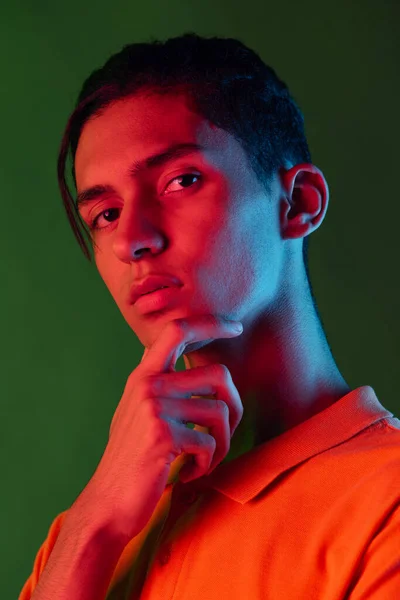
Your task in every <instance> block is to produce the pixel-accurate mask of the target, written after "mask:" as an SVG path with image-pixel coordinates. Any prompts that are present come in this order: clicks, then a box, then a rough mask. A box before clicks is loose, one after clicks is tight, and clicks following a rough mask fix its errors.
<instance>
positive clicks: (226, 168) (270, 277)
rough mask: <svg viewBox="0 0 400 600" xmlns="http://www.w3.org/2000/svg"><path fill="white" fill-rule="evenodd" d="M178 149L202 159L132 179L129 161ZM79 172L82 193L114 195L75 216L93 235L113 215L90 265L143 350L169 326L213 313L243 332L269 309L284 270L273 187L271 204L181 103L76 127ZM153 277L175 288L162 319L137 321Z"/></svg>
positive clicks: (227, 139) (114, 113) (152, 104)
mask: <svg viewBox="0 0 400 600" xmlns="http://www.w3.org/2000/svg"><path fill="white" fill-rule="evenodd" d="M178 143H197V144H200V145H201V146H203V147H204V150H202V151H197V152H193V153H191V154H188V155H187V156H181V157H180V158H175V159H173V160H171V161H170V162H168V163H167V164H164V165H159V166H156V167H152V168H151V169H148V170H145V171H141V172H140V173H138V174H137V175H136V176H135V177H134V178H132V176H130V175H129V169H130V167H131V166H132V164H133V162H134V161H141V160H142V159H144V158H146V157H148V156H149V155H152V154H155V153H158V152H162V151H163V150H164V149H165V148H166V147H168V146H170V145H171V144H178ZM75 169H76V181H77V189H78V193H79V192H81V191H82V190H84V189H86V188H89V187H91V186H94V185H98V184H108V185H110V186H112V187H113V188H114V189H115V191H114V192H113V193H111V192H109V193H108V194H106V195H104V196H103V197H100V198H97V199H96V200H93V201H92V203H91V204H90V205H87V206H85V207H83V208H82V209H81V216H82V218H83V219H84V220H85V221H86V223H88V224H89V223H90V221H91V219H92V218H93V217H94V216H97V215H99V214H100V213H101V212H102V211H107V210H109V211H110V212H109V213H107V212H106V213H105V215H106V216H104V215H101V216H100V217H99V219H98V222H97V225H98V227H99V230H97V231H93V236H94V240H95V242H96V244H97V246H98V248H99V249H98V250H97V251H96V252H95V261H96V265H97V268H98V270H99V273H100V275H101V277H102V279H103V280H104V282H105V284H106V286H107V288H108V289H109V291H110V293H111V295H112V297H113V298H114V300H115V302H116V304H117V305H118V307H119V309H120V311H121V313H122V315H123V316H124V318H125V320H126V321H127V323H128V324H129V326H130V327H131V328H132V330H133V331H134V332H135V333H136V335H137V336H138V338H139V340H140V341H141V342H142V344H143V345H145V346H147V347H149V346H150V345H151V344H152V343H153V341H154V340H155V339H156V337H158V335H159V333H160V331H161V329H162V328H163V327H164V326H165V324H166V323H167V322H168V321H170V320H172V319H178V318H184V317H187V316H190V315H196V314H199V315H200V314H205V313H211V314H215V315H218V316H224V317H226V318H230V319H238V320H242V321H243V320H244V319H245V317H246V318H247V319H250V321H251V320H253V319H255V317H256V316H257V315H258V314H259V313H260V312H261V311H264V310H267V311H268V310H269V308H271V303H272V302H273V301H274V298H275V296H276V294H277V293H278V291H279V286H280V277H281V271H282V259H283V249H282V247H283V240H282V239H281V235H280V227H279V189H280V186H279V178H278V176H276V178H275V180H274V182H273V186H272V188H273V191H272V196H271V197H269V196H267V194H266V192H265V190H264V188H263V187H262V186H261V184H260V183H259V182H258V180H257V179H256V176H255V174H254V173H253V171H252V170H251V168H250V165H249V163H248V160H247V157H246V154H245V152H244V150H243V149H242V147H241V146H240V144H239V143H238V142H237V141H236V140H235V138H234V137H233V136H231V135H229V134H228V133H227V132H225V131H224V130H221V129H218V128H217V127H215V126H213V125H212V124H211V123H209V122H208V121H206V120H205V119H204V118H202V117H201V116H199V115H198V114H196V113H193V112H191V111H190V110H189V108H188V107H187V104H186V102H185V98H184V97H183V96H172V95H164V96H161V95H160V96H159V95H152V96H149V97H145V96H133V97H131V98H128V99H124V100H122V101H118V102H117V103H116V104H114V105H113V106H111V107H108V108H106V109H105V112H104V114H103V115H101V116H100V117H97V118H96V119H94V120H93V121H91V122H88V123H86V125H85V126H84V128H83V131H82V134H81V137H80V140H79V144H78V148H77V153H76V157H75ZM182 176H185V177H183V179H179V177H182ZM175 178H178V179H175ZM107 226H108V227H107ZM106 227H107V228H106ZM151 273H157V274H163V273H168V274H170V275H173V276H175V277H177V278H178V280H179V281H180V283H181V284H182V287H180V288H177V290H176V291H175V293H174V294H173V295H172V297H171V300H170V303H169V304H168V305H167V306H166V307H165V308H163V309H162V310H160V311H157V312H147V313H143V312H140V311H139V310H138V308H137V306H135V305H132V304H131V303H130V302H129V294H130V289H131V286H132V284H133V282H134V280H138V279H143V278H145V277H146V276H147V275H148V274H151Z"/></svg>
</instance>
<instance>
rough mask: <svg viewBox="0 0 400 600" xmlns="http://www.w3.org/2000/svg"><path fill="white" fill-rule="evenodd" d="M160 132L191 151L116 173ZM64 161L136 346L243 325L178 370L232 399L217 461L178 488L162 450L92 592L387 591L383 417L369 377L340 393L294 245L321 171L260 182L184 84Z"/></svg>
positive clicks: (393, 538)
mask: <svg viewBox="0 0 400 600" xmlns="http://www.w3.org/2000/svg"><path fill="white" fill-rule="evenodd" d="M175 144H187V145H190V144H191V145H195V144H196V145H198V149H197V150H194V149H193V148H192V151H191V152H190V153H187V154H186V155H183V154H182V153H181V154H180V156H179V157H177V156H175V158H172V157H171V155H170V159H171V160H169V161H168V162H165V161H164V162H162V161H159V162H158V163H156V164H155V166H153V167H151V168H147V169H141V170H140V171H137V172H136V175H135V177H134V178H132V172H131V171H132V165H133V164H135V163H136V164H138V163H139V162H143V161H144V159H145V158H147V157H148V156H150V155H154V154H156V153H162V152H163V151H164V150H165V149H166V148H167V147H170V146H171V145H175ZM75 171H76V180H77V188H78V193H79V194H82V192H83V190H86V189H88V188H91V187H93V186H97V185H108V186H112V188H113V189H114V191H113V192H111V191H109V192H108V193H107V194H103V195H102V196H101V197H97V198H93V197H92V199H91V201H90V202H89V203H87V204H86V205H83V204H81V209H80V210H81V216H82V219H83V220H84V221H85V222H86V223H87V224H88V226H90V228H91V232H92V236H93V239H94V241H95V243H96V250H95V262H96V267H97V269H98V271H99V274H100V276H101V277H102V279H103V280H104V282H105V284H106V286H107V288H108V290H109V291H110V293H111V295H112V297H113V299H114V300H115V302H116V304H117V306H118V308H119V309H120V311H121V314H122V315H123V317H124V318H125V320H126V321H127V323H128V324H129V326H130V327H131V329H132V330H133V331H134V332H135V334H136V335H137V337H138V338H139V340H140V342H141V343H142V344H143V346H145V348H151V347H152V346H153V345H154V343H155V342H156V340H157V339H158V338H159V337H160V335H161V334H162V332H163V331H164V329H165V327H166V326H167V325H168V323H169V322H171V321H175V320H185V319H186V320H187V321H188V322H189V321H190V320H191V319H192V320H193V319H195V318H196V317H198V318H200V317H201V316H203V315H214V316H216V318H218V319H219V318H227V319H229V320H238V321H240V322H242V324H243V333H242V334H241V335H240V336H237V337H233V338H230V339H227V338H220V339H213V340H205V341H202V342H196V343H194V344H192V345H190V346H189V347H187V348H186V350H185V352H184V363H185V367H186V369H193V368H196V367H202V366H206V365H212V364H223V365H225V366H226V367H227V369H228V370H229V373H230V376H231V378H232V381H233V384H234V386H235V387H236V389H237V391H238V392H239V395H240V398H241V401H242V403H243V408H244V413H243V418H242V420H241V422H240V425H239V426H238V427H237V429H236V431H235V433H234V435H233V437H232V440H231V446H230V450H229V453H228V455H227V456H226V458H225V460H224V461H223V463H224V464H220V465H219V466H218V467H217V468H216V469H215V470H214V472H213V473H212V475H211V476H210V477H201V478H198V479H194V480H193V481H191V482H190V483H189V484H187V485H185V484H182V483H181V482H179V481H178V482H177V481H176V477H175V475H176V472H177V468H179V467H180V465H181V463H180V462H179V461H176V463H175V465H174V467H175V470H173V471H174V472H173V473H172V477H171V478H170V480H169V482H168V486H167V488H166V490H165V492H164V494H163V496H162V498H161V500H160V504H159V506H158V507H157V510H156V511H155V512H154V515H153V517H152V518H151V520H150V521H149V523H148V524H147V526H146V527H145V528H144V529H143V530H142V531H141V532H140V533H139V535H137V536H136V537H135V538H134V539H133V540H132V543H130V544H128V546H127V547H126V548H125V549H124V552H123V554H122V555H121V558H120V560H119V563H118V566H117V567H116V569H115V571H114V575H113V578H112V581H111V583H110V586H109V588H108V591H109V595H107V598H110V599H111V598H117V597H119V596H118V594H121V595H122V594H128V595H127V596H126V597H129V598H134V597H135V598H136V597H137V598H139V595H140V598H144V599H147V598H152V599H154V598H174V599H175V600H183V599H186V598H190V599H191V600H200V598H202V599H203V598H207V599H210V598H221V599H222V598H237V599H239V598H251V599H257V598H268V599H269V598H271V599H278V598H279V599H281V598H285V599H297V600H299V599H306V598H307V599H309V598H318V599H321V600H329V599H330V598H344V597H346V598H349V599H351V600H361V598H367V597H368V598H371V599H372V598H374V599H375V598H376V600H378V599H379V600H384V599H386V598H394V597H395V595H394V594H395V591H396V590H398V589H399V582H400V568H399V559H398V556H399V554H398V551H399V550H400V548H399V546H398V539H399V537H398V534H399V533H400V531H399V526H400V513H399V493H398V489H397V483H396V485H395V484H394V483H393V481H394V475H395V473H397V474H398V466H399V451H398V448H399V432H398V427H399V425H400V424H399V421H398V419H391V418H390V417H392V416H393V415H392V414H391V413H389V412H388V411H386V409H384V408H383V407H382V406H381V405H380V403H379V402H378V400H377V398H376V396H375V394H374V392H373V390H372V388H370V387H369V386H364V387H362V388H358V389H357V390H353V391H352V390H351V389H350V388H349V386H348V385H347V383H346V381H345V380H344V378H343V376H342V375H341V373H340V371H339V369H338V367H337V365H336V363H335V360H334V357H333V356H332V353H331V351H330V348H329V345H328V342H327V339H326V336H325V334H324V331H323V328H322V325H321V322H320V320H319V319H318V316H317V314H316V310H315V307H314V306H313V302H312V296H311V292H310V289H309V285H308V282H307V277H306V272H305V268H304V263H303V259H302V243H303V240H304V238H305V237H306V236H308V235H310V234H311V233H313V232H314V231H315V230H316V229H317V228H318V227H319V226H320V225H321V223H322V221H323V219H324V217H325V215H326V212H327V208H328V202H329V192H328V185H327V183H326V181H325V178H324V176H323V174H322V172H321V171H320V170H319V169H318V168H317V167H316V166H314V165H313V164H309V163H300V164H289V163H286V164H284V165H281V167H280V168H279V169H277V171H276V173H275V175H274V178H273V181H272V184H271V192H270V194H267V193H266V191H265V189H264V188H263V187H262V186H261V185H260V183H259V181H258V180H257V179H256V177H255V175H254V172H253V171H252V170H251V168H250V166H249V163H248V160H247V156H246V154H245V153H244V151H243V148H242V147H241V145H240V144H239V143H238V142H237V140H235V138H234V137H233V136H231V135H230V134H228V133H227V132H226V131H224V130H223V129H221V128H218V127H216V126H215V125H213V124H212V123H211V122H209V121H207V120H206V119H204V118H203V117H202V116H201V115H199V114H197V113H195V112H193V111H192V110H190V108H189V107H188V105H187V102H186V98H185V96H184V95H180V94H171V95H163V96H159V95H157V94H154V95H141V94H140V93H138V94H135V95H133V96H131V97H129V98H125V99H122V100H120V101H118V102H116V103H114V104H113V105H112V106H108V107H106V109H105V110H104V111H103V113H102V114H101V115H100V116H98V117H97V118H96V119H93V120H90V121H88V122H87V123H86V124H85V126H84V127H83V130H82V133H81V135H80V138H79V143H78V147H77V152H76V156H75ZM109 189H111V188H109ZM111 215H113V216H114V217H115V218H113V219H111V220H109V219H110V216H111ZM151 273H157V274H168V275H170V276H173V277H175V278H176V280H177V281H178V283H179V288H177V289H174V290H173V292H171V293H169V295H165V296H164V297H163V298H161V297H160V296H159V297H158V299H155V298H154V300H153V299H151V295H150V296H149V298H148V300H145V301H142V300H143V299H141V301H140V303H139V302H138V303H135V304H132V298H131V288H132V285H134V282H136V281H138V280H141V279H144V278H146V276H147V275H149V274H151ZM160 298H161V299H160ZM188 401H189V402H190V400H188ZM196 429H197V430H198V431H202V432H206V433H207V432H208V428H207V427H199V426H198V425H197V426H196ZM137 493H138V494H140V489H138V490H137ZM60 523H61V520H60V521H58V522H57V527H59V524H60ZM53 525H54V527H53V526H52V531H51V532H50V534H49V537H52V536H53V537H54V535H53V534H54V533H55V531H56V527H55V524H53ZM57 531H58V530H57ZM68 537H69V539H71V537H73V536H72V534H71V533H69V536H68ZM53 543H54V542H53ZM64 543H65V544H66V543H67V540H64ZM121 550H122V549H121ZM62 551H63V548H62V546H61V545H60V546H59V548H58V553H59V554H57V557H58V559H59V560H58V564H59V565H61V562H62V561H61V557H62V556H63V552H62ZM110 551H111V550H110ZM396 552H397V556H396V555H395V553H396ZM65 556H66V553H65ZM110 560H111V558H110ZM56 562H57V561H55V560H54V562H53V565H55V566H54V568H57V564H56ZM114 562H116V559H115V557H114ZM99 571H101V569H100V570H99ZM99 576H100V575H99ZM54 580H56V578H54ZM57 581H59V579H57ZM38 589H39V588H38ZM49 589H50V586H49ZM129 594H131V595H129ZM44 597H45V596H43V599H44ZM121 597H122V596H121ZM82 598H85V600H86V598H92V596H90V595H89V591H88V595H87V596H84V595H82ZM93 598H94V596H93ZM27 599H28V596H27V595H26V596H24V597H22V596H21V597H20V600H27ZM34 600H36V598H35V597H34ZM37 600H42V597H40V596H37Z"/></svg>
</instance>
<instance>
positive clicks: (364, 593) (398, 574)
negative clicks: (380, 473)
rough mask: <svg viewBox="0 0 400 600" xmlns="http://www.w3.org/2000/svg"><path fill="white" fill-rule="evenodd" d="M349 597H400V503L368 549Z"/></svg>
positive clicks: (391, 599)
mask: <svg viewBox="0 0 400 600" xmlns="http://www.w3.org/2000/svg"><path fill="white" fill-rule="evenodd" d="M359 573H360V575H359V577H358V578H357V580H356V582H355V583H354V584H353V586H352V590H351V593H350V594H349V596H348V599H349V600H394V598H400V506H399V505H398V506H397V507H396V508H395V510H394V511H392V512H391V513H390V515H389V517H388V518H387V519H386V520H385V523H384V525H383V526H382V528H381V529H380V531H379V532H378V534H377V535H376V536H375V537H374V539H373V540H372V542H371V544H370V545H369V547H368V550H367V552H366V553H365V555H364V557H363V560H362V564H361V567H360V570H359Z"/></svg>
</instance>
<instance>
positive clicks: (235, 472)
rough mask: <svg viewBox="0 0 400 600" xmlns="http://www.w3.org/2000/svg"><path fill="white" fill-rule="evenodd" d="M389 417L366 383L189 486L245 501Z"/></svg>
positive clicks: (221, 465)
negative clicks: (303, 463) (330, 449)
mask: <svg viewBox="0 0 400 600" xmlns="http://www.w3.org/2000/svg"><path fill="white" fill-rule="evenodd" d="M392 416H393V413H391V412H389V411H388V410H386V408H384V407H383V406H382V405H381V403H380V402H379V400H378V398H377V397H376V394H375V392H374V390H373V388H372V387H371V386H369V385H366V386H362V387H359V388H356V389H355V390H352V391H351V392H349V393H348V394H346V395H345V396H343V397H342V398H340V400H338V401H336V402H334V403H333V404H331V405H330V406H329V407H328V408H326V409H325V410H322V411H321V412H319V413H317V414H315V415H314V416H312V417H311V418H309V419H307V420H306V421H303V422H302V423H300V424H299V425H296V426H295V427H293V428H292V429H289V430H288V431H285V432H284V433H282V434H280V435H278V436H277V437H275V438H272V439H271V440H268V441H267V442H265V443H263V444H260V445H259V446H256V447H255V448H253V449H252V450H250V451H249V452H246V453H245V454H242V455H241V456H239V457H237V458H235V459H233V460H232V461H230V462H228V463H222V464H220V465H219V466H218V467H217V468H216V469H215V470H214V471H213V472H212V473H211V475H210V476H208V477H202V478H200V479H198V480H194V481H193V482H190V483H189V484H188V485H190V486H191V487H192V486H193V487H194V488H199V489H202V488H212V489H215V490H218V491H219V492H221V493H222V494H225V495H226V496H228V497H229V498H231V499H232V500H235V501H236V502H240V503H241V504H245V503H246V502H248V501H249V500H252V499H253V498H254V497H255V496H257V494H259V493H260V492H261V491H263V490H265V488H266V487H267V486H268V485H270V484H271V483H273V482H274V481H275V480H276V478H277V477H279V476H280V475H281V474H282V473H284V472H285V471H287V470H289V469H291V468H292V467H294V466H296V465H298V464H299V463H301V462H303V461H305V460H307V459H309V458H311V457H313V456H316V455H317V454H319V453H321V452H324V451H325V450H328V449H329V448H332V447H333V446H336V445H337V444H341V443H343V442H345V441H346V440H348V439H349V438H351V437H353V436H354V435H357V434H358V433H360V432H361V431H362V430H363V429H365V428H366V427H369V426H370V425H372V424H373V423H375V422H376V421H380V420H381V419H384V418H386V417H392Z"/></svg>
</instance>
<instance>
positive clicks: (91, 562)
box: [31, 513, 123, 600]
mask: <svg viewBox="0 0 400 600" xmlns="http://www.w3.org/2000/svg"><path fill="white" fill-rule="evenodd" d="M68 517H69V518H68ZM122 551H123V544H121V542H120V541H117V540H116V539H115V538H114V537H112V536H111V535H109V533H108V532H107V531H106V530H105V528H102V527H97V526H95V525H94V523H91V522H90V520H89V518H88V519H85V518H83V517H82V516H81V515H80V514H79V513H78V514H71V515H67V518H66V520H65V522H64V524H63V527H62V528H61V531H60V534H59V536H58V538H57V542H56V543H55V545H54V548H53V550H52V552H51V554H50V557H49V559H48V562H47V564H46V567H45V569H44V571H43V573H42V574H41V576H40V578H39V581H38V584H37V586H36V588H35V589H34V591H33V594H32V597H31V600H71V599H72V598H73V599H74V600H104V598H105V596H106V593H107V589H108V586H109V583H110V581H111V577H112V574H113V572H114V569H115V567H116V565H117V562H118V559H119V557H120V555H121V552H122Z"/></svg>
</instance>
